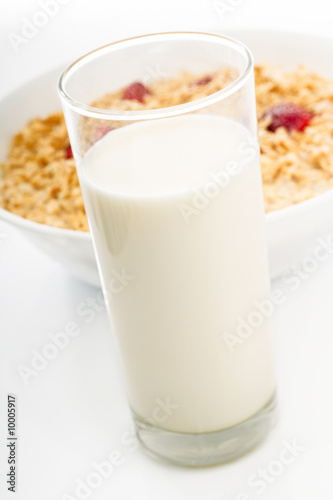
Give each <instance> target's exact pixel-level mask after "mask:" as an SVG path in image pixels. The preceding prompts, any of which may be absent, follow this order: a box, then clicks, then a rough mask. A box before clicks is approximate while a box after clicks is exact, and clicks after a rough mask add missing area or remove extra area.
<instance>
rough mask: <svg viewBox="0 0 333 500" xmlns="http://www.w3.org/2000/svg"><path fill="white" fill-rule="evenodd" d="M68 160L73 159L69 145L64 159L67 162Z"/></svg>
mask: <svg viewBox="0 0 333 500" xmlns="http://www.w3.org/2000/svg"><path fill="white" fill-rule="evenodd" d="M70 158H73V151H72V146H71V145H69V146H68V148H67V149H66V159H67V160H69V159H70Z"/></svg>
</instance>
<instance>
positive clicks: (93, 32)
mask: <svg viewBox="0 0 333 500" xmlns="http://www.w3.org/2000/svg"><path fill="white" fill-rule="evenodd" d="M230 3H232V2H230ZM236 3H237V2H236V1H235V0H234V4H236ZM238 3H239V5H238V6H237V7H235V8H234V11H233V12H230V15H229V14H228V16H225V18H224V19H221V18H220V17H219V16H218V15H217V14H216V10H215V9H214V7H213V6H212V3H211V2H209V1H204V0H201V1H200V0H191V1H184V0H183V1H182V0H177V1H176V0H168V2H159V1H156V0H155V1H153V0H150V1H149V0H140V2H135V1H134V0H132V1H129V0H126V1H123V2H120V1H118V0H117V1H115V0H112V1H110V0H109V1H102V0H94V1H92V0H91V1H90V0H83V1H80V2H79V0H71V1H70V2H69V3H68V5H63V6H61V8H60V9H59V12H58V13H57V15H55V16H54V18H53V19H50V20H49V22H48V24H47V25H46V26H45V27H44V28H43V29H42V28H41V29H40V30H39V31H38V33H37V34H36V36H35V37H33V38H31V40H30V41H29V42H28V43H27V44H24V46H23V45H22V46H21V47H20V48H19V50H18V51H17V52H15V51H14V50H13V48H12V47H11V45H10V43H9V41H8V33H10V32H16V33H19V32H20V29H21V28H22V22H24V19H23V18H25V17H27V18H28V19H31V18H32V16H33V15H34V13H35V12H37V11H38V10H40V8H41V7H40V4H39V2H38V1H36V2H35V1H30V2H26V1H23V0H22V1H11V2H9V1H4V0H0V11H1V15H0V40H1V43H0V58H1V59H0V61H1V78H0V97H1V96H2V95H4V94H5V93H6V92H7V91H9V90H10V89H11V88H13V87H14V86H18V85H20V84H21V83H23V82H24V81H25V80H27V79H29V78H31V77H33V76H35V75H37V74H38V73H41V72H44V71H45V69H47V68H51V67H54V66H56V65H59V64H60V63H62V62H64V63H65V62H67V61H68V60H70V59H73V58H75V57H76V56H78V55H80V54H81V53H84V52H86V51H87V50H89V49H92V48H95V47H96V46H98V45H101V44H103V43H107V42H109V41H112V40H116V39H119V38H124V37H126V36H132V35H136V34H140V33H145V32H153V31H167V30H177V29H186V30H200V31H221V28H223V27H224V26H225V27H226V28H227V27H228V28H230V27H233V26H235V27H256V26H261V27H267V26H268V27H272V28H273V27H276V28H277V27H280V28H281V27H285V28H286V29H293V28H294V29H297V30H304V31H312V32H324V33H328V34H329V33H330V31H331V25H332V18H333V4H332V3H331V2H328V1H327V2H326V1H321V2H320V1H318V2H313V1H312V0H311V1H310V0H303V1H300V0H299V1H296V0H295V1H292V0H289V1H285V0H283V1H282V0H280V1H279V2H268V1H267V0H266V1H264V0H252V1H250V0H243V1H238ZM295 16H296V17H295ZM22 19H23V21H22ZM332 283H333V258H331V259H329V260H327V261H326V262H322V263H320V266H319V267H318V269H317V270H316V271H315V272H314V273H313V274H312V275H311V276H308V277H307V278H306V279H303V280H301V282H300V287H299V288H298V290H296V291H292V290H291V289H290V287H288V286H287V285H286V284H285V283H282V282H281V281H280V282H274V283H273V284H272V286H273V288H282V289H283V290H284V292H285V295H286V297H287V299H286V301H285V303H284V304H283V305H280V306H279V307H278V308H277V309H276V313H275V324H276V334H275V347H276V358H277V360H276V362H277V372H278V385H279V406H280V414H279V420H278V424H277V426H276V428H275V429H274V431H273V432H272V433H271V435H270V437H269V439H268V440H267V441H266V442H265V443H264V444H263V445H262V446H261V447H260V448H258V449H257V450H256V451H254V452H253V453H251V454H249V455H248V456H246V457H244V458H242V459H240V460H238V461H235V462H233V463H231V464H228V465H225V466H220V467H214V468H208V469H198V470H191V469H183V468H177V467H171V466H166V465H163V464H160V463H157V462H154V461H152V460H151V459H150V458H148V457H147V456H146V455H145V454H144V453H143V452H142V451H141V449H137V447H136V443H135V442H134V441H133V440H131V439H130V433H131V432H132V423H131V418H130V415H129V412H128V409H127V404H126V398H125V396H124V389H123V385H122V381H121V378H120V375H119V366H118V361H117V358H116V356H115V352H114V345H113V340H112V336H111V333H110V329H109V325H108V321H107V318H106V313H105V310H104V309H103V310H100V311H96V315H95V318H94V320H93V321H92V322H91V323H86V322H85V321H84V318H82V317H80V316H78V314H77V311H76V310H77V307H78V306H79V305H80V304H81V303H82V302H85V301H87V299H89V297H92V298H93V297H94V296H96V293H97V289H94V288H91V287H89V286H87V285H84V284H83V283H81V282H79V281H77V280H74V279H73V278H71V277H70V276H69V275H67V274H66V273H65V272H64V271H63V270H62V268H61V267H59V266H58V265H57V264H56V263H54V262H52V261H51V260H49V259H48V258H47V257H46V256H44V255H43V254H41V253H40V252H39V251H38V250H36V249H35V248H34V247H32V246H30V244H29V243H28V242H27V241H26V240H25V239H24V238H23V236H21V234H20V233H19V232H17V230H16V229H14V228H12V227H11V226H9V225H7V224H5V223H3V222H0V331H1V337H0V370H1V372H0V375H1V376H0V471H1V474H0V498H1V499H5V500H7V498H8V499H9V498H14V499H15V500H73V499H75V498H77V499H78V498H80V496H77V495H76V494H75V487H76V485H77V484H78V483H77V480H78V479H80V480H82V481H86V479H87V476H89V475H90V474H91V473H92V472H94V471H95V469H94V465H93V463H94V462H97V463H100V462H102V461H105V460H107V459H108V456H109V455H110V453H112V452H116V451H118V452H119V454H120V462H121V463H120V464H119V465H117V466H115V467H114V471H113V473H112V475H111V476H110V477H109V478H107V479H104V480H103V481H102V484H101V485H100V486H99V487H98V488H96V489H94V490H93V491H92V492H91V494H89V492H88V493H86V496H85V498H93V499H94V500H109V499H111V498H112V499H117V500H118V499H119V500H123V499H126V500H131V499H133V500H134V499H135V500H139V499H144V500H153V499H154V500H155V499H159V500H166V499H168V500H169V499H171V498H172V499H173V500H190V499H191V500H199V499H200V500H201V499H205V500H249V499H253V500H254V499H257V498H258V499H260V498H264V499H267V500H278V499H279V500H280V499H282V498H283V499H285V500H288V499H302V500H310V499H314V498H316V499H317V498H318V499H319V498H320V500H326V499H327V500H331V499H332V498H333V476H332V462H333V461H332V455H333V426H332V421H333V418H332V417H333V394H332V390H331V382H332V380H333V363H332V358H333V320H332V309H333V287H332ZM68 322H75V323H77V325H79V327H80V334H79V335H78V336H77V337H76V338H73V339H71V341H70V343H69V344H68V346H66V348H65V349H63V350H60V351H59V353H58V354H57V355H56V356H55V358H54V359H52V360H50V361H49V363H48V365H47V366H46V367H45V368H44V369H43V370H41V371H39V372H36V373H35V375H31V376H30V377H29V378H28V383H27V385H25V384H24V383H23V381H22V379H21V378H20V376H19V373H18V367H19V366H20V365H25V366H31V361H32V358H33V354H32V350H33V349H36V350H37V351H39V352H40V350H41V349H42V348H43V347H44V346H45V344H47V343H48V342H49V336H48V335H49V334H50V333H56V332H59V331H62V330H63V329H64V327H65V326H66V325H67V323H68ZM7 393H14V394H16V396H17V404H18V421H17V425H18V429H17V430H18V435H19V440H18V448H17V452H18V489H17V492H16V493H15V494H13V493H10V492H7V491H6V484H5V479H4V475H5V473H7V470H8V466H7V464H6V455H7V450H6V446H5V434H6V399H7ZM292 443H294V444H295V443H296V445H297V447H298V448H299V451H296V452H295V456H294V457H293V456H292V455H291V454H290V453H289V455H288V456H289V459H290V460H289V462H290V463H288V464H287V463H285V464H282V465H281V461H280V459H279V456H282V455H283V453H284V450H285V449H286V447H287V448H288V446H290V445H292ZM281 453H282V455H281ZM118 458H119V457H118ZM292 458H294V459H292ZM277 461H278V462H277ZM279 464H280V465H279ZM263 470H267V471H270V472H268V476H266V477H267V478H268V479H267V480H262V482H261V483H260V484H261V485H262V488H259V484H258V483H257V486H256V487H255V486H254V485H252V486H251V484H249V483H248V481H249V479H250V478H251V477H252V484H254V482H255V481H258V478H256V476H258V475H259V474H264V472H263ZM274 473H275V476H274ZM272 474H273V475H272ZM259 489H261V490H262V492H259ZM81 493H82V492H81ZM82 495H83V493H82ZM82 495H81V498H84V495H83V496H82Z"/></svg>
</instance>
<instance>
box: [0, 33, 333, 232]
mask: <svg viewBox="0 0 333 500" xmlns="http://www.w3.org/2000/svg"><path fill="white" fill-rule="evenodd" d="M217 34H218V35H221V32H219V33H217ZM222 34H226V35H227V36H230V37H232V36H234V37H236V38H237V37H241V36H246V35H248V36H249V35H256V36H263V37H268V38H273V37H278V36H281V34H283V35H284V36H285V37H295V38H298V39H300V40H301V39H303V38H304V37H306V38H307V39H313V40H317V41H320V42H321V43H330V44H333V36H331V35H328V34H321V33H311V32H306V31H293V30H281V29H279V28H272V29H267V28H242V27H240V28H237V27H235V28H228V29H225V30H223V33H222ZM254 59H255V58H254ZM254 63H255V60H254ZM67 66H68V64H67ZM67 66H66V64H58V65H57V66H54V67H53V68H50V69H48V70H47V71H44V72H41V73H39V74H38V75H36V76H34V77H32V78H29V79H28V80H26V81H25V82H24V83H22V84H21V85H18V86H15V87H14V88H13V89H12V90H11V91H10V92H7V93H6V94H4V95H3V96H2V97H1V98H0V106H1V105H3V104H4V103H5V102H6V100H7V99H9V98H10V97H12V96H13V95H14V94H15V93H16V92H20V91H22V89H23V88H24V87H25V86H28V85H31V84H32V83H33V82H35V81H38V80H39V79H40V78H44V77H46V76H47V75H52V74H54V75H56V73H58V72H59V73H61V71H62V70H63V68H64V67H67ZM58 76H59V75H58ZM55 78H56V76H55ZM55 85H56V80H55ZM60 109H61V103H60V102H59V110H60ZM0 161H3V160H1V159H0ZM0 181H1V178H0ZM325 198H327V199H329V198H333V189H330V190H328V191H326V192H325V193H321V194H318V195H316V196H314V197H313V198H309V199H308V200H304V201H301V202H299V203H297V204H295V205H290V206H289V207H285V208H281V209H279V210H276V211H274V212H269V213H268V214H266V222H268V223H269V224H271V223H272V224H275V223H277V222H279V221H280V219H281V218H284V217H285V214H286V211H288V212H287V213H288V214H290V215H291V216H292V215H294V214H295V215H296V214H298V213H300V212H301V211H304V210H308V209H309V210H311V209H312V207H313V206H317V205H318V204H320V203H322V202H323V201H324V199H325ZM0 219H1V220H3V221H5V222H8V223H11V224H13V225H15V226H19V227H21V228H22V229H25V230H30V231H34V232H40V233H43V234H48V235H50V236H60V235H62V236H67V237H70V238H76V239H78V240H80V241H88V240H91V234H90V232H89V231H81V230H76V229H65V228H59V227H55V226H50V225H47V224H43V223H40V222H35V221H31V220H29V219H25V218H24V217H21V216H19V215H16V214H14V213H11V212H9V211H8V210H6V209H4V208H3V207H1V206H0Z"/></svg>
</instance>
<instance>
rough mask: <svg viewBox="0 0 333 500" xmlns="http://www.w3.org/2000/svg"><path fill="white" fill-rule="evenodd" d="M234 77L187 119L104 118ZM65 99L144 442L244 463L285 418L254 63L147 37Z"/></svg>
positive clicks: (189, 37)
mask: <svg viewBox="0 0 333 500" xmlns="http://www.w3.org/2000/svg"><path fill="white" fill-rule="evenodd" d="M221 68H231V69H232V71H233V74H234V75H235V76H234V78H233V80H232V82H231V83H230V84H229V85H228V86H227V87H226V88H224V89H222V90H220V91H218V92H216V93H214V94H211V95H210V96H209V97H205V98H200V99H197V100H195V101H192V102H189V103H187V104H182V105H177V106H173V107H165V108H160V109H153V110H138V109H136V108H135V106H133V110H132V111H124V110H116V109H100V108H97V107H92V106H91V103H92V102H94V100H96V99H98V98H100V97H102V96H104V95H105V94H107V93H110V92H114V91H117V90H119V89H122V88H124V87H126V86H128V85H129V84H131V83H132V82H137V81H139V82H143V83H144V84H146V85H147V84H148V85H149V83H151V82H154V80H158V79H159V78H165V79H168V78H173V77H177V76H179V75H180V74H181V73H182V72H184V71H187V72H191V73H192V74H193V75H194V76H196V75H202V74H213V73H214V72H215V71H217V70H220V69H221ZM59 92H60V96H61V100H62V104H63V109H64V114H65V118H66V123H67V127H68V131H69V136H70V141H71V144H72V149H73V153H74V158H75V161H76V165H77V171H78V175H79V179H80V184H81V188H82V192H83V196H84V201H85V206H86V211H87V216H88V219H89V227H90V231H91V234H92V238H93V243H94V248H95V253H96V259H97V263H98V267H99V272H100V278H101V282H102V288H103V292H104V300H105V303H106V305H107V308H108V312H109V317H110V321H111V329H112V332H113V335H114V336H115V339H116V344H117V347H118V351H119V356H120V359H121V365H122V368H123V377H124V379H125V383H126V387H127V394H128V399H129V404H130V408H131V411H132V414H133V418H134V422H135V425H136V431H137V436H138V438H139V440H140V442H141V443H142V445H143V446H144V447H145V448H146V450H148V451H149V452H150V454H152V455H154V456H155V457H159V458H162V459H165V460H167V461H169V462H172V463H175V464H181V465H190V466H202V465H209V464H216V463H222V462H225V461H229V460H232V459H234V458H236V457H238V456H240V455H242V454H244V453H246V452H248V451H249V450H251V449H252V448H254V447H255V446H256V445H258V444H259V443H260V442H261V441H262V440H263V439H264V438H265V437H266V435H267V434H268V432H269V430H270V428H271V426H272V423H273V422H274V415H275V406H276V400H275V385H276V384H275V382H276V381H275V376H274V368H273V361H272V345H271V340H272V339H271V334H272V325H271V318H270V315H271V314H270V311H271V309H272V307H270V304H271V303H270V284H269V276H268V265H267V252H266V241H265V218H264V205H263V195H262V185H261V175H260V164H259V148H258V142H257V130H256V121H257V120H256V108H255V94H254V78H253V60H252V56H251V54H250V52H249V51H248V49H247V48H246V47H245V46H244V45H242V44H241V43H239V42H238V41H236V40H232V39H228V38H225V37H223V36H218V35H213V34H203V33H166V34H156V35H148V36H142V37H137V38H133V39H128V40H124V41H120V42H117V43H113V44H110V45H108V46H105V47H102V48H100V49H97V50H95V51H94V52H91V53H90V54H87V55H86V56H84V57H82V58H81V59H79V60H78V61H76V62H75V63H74V64H72V65H71V66H70V67H69V68H67V69H66V70H65V71H64V73H63V75H62V76H61V79H60V82H59ZM131 102H133V101H131ZM101 131H102V133H101Z"/></svg>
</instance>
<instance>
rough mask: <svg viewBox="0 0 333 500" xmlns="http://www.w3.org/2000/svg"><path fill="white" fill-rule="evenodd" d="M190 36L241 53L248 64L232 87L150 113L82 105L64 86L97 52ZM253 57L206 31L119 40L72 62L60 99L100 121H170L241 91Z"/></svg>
mask: <svg viewBox="0 0 333 500" xmlns="http://www.w3.org/2000/svg"><path fill="white" fill-rule="evenodd" d="M180 35H181V36H187V37H190V38H191V37H193V36H196V37H202V38H206V39H212V38H217V39H220V40H221V41H222V40H225V41H227V42H229V43H230V44H231V45H233V46H234V47H235V48H237V49H238V51H239V52H240V53H242V54H243V55H244V56H245V58H246V61H247V64H246V67H245V69H244V70H243V71H242V72H241V74H240V75H239V76H238V77H237V78H236V79H235V80H234V81H233V82H232V83H230V84H229V85H227V86H226V87H224V88H223V89H221V90H219V91H217V92H214V93H212V94H210V95H208V96H206V97H202V98H200V99H195V100H194V101H190V102H188V103H185V104H178V105H176V106H167V107H165V108H155V109H149V110H135V111H124V110H116V109H102V108H95V107H93V106H88V105H87V104H84V103H83V102H81V101H79V100H77V99H75V98H73V97H71V96H70V95H69V93H67V92H66V90H65V85H66V82H67V80H68V78H70V76H71V72H72V71H73V70H75V69H76V67H77V66H79V65H80V64H82V63H85V62H86V64H87V63H88V64H89V60H91V59H93V58H94V57H95V55H97V53H101V52H102V51H105V50H107V49H108V48H110V47H117V46H121V45H122V46H126V45H129V46H130V45H131V44H132V43H133V42H135V41H138V40H140V41H141V42H142V43H143V42H144V41H146V40H149V39H152V38H156V39H158V38H162V39H165V40H167V39H170V38H174V37H176V36H180ZM253 65H254V63H253V56H252V53H251V52H250V50H249V49H248V48H247V47H246V45H244V44H243V43H242V42H240V41H239V40H237V39H235V38H233V37H229V36H224V35H219V34H216V33H205V32H192V31H174V32H165V33H151V34H147V35H139V36H135V37H131V38H126V39H123V40H118V41H115V42H112V43H109V44H107V45H103V46H102V47H98V48H97V49H94V50H92V51H90V52H88V53H87V54H84V55H83V56H81V57H80V58H78V59H76V60H75V61H74V62H73V63H71V64H70V65H69V66H67V68H66V69H65V70H64V71H63V72H62V74H61V76H60V78H59V81H58V92H59V95H60V98H61V99H62V100H63V101H65V102H66V104H67V106H69V107H70V108H71V109H73V110H75V111H76V112H78V113H79V114H81V115H83V116H87V117H91V118H98V119H104V120H117V121H136V120H149V119H157V118H167V117H172V116H177V115H181V114H185V113H190V112H193V111H197V110H199V109H202V108H205V107H207V106H210V105H212V104H215V103H217V102H220V101H222V100H224V99H225V98H227V97H229V96H230V95H232V94H234V93H235V92H237V90H239V89H240V88H241V87H242V86H243V85H244V84H245V83H246V81H247V79H248V78H249V76H250V74H251V72H252V70H253Z"/></svg>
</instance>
